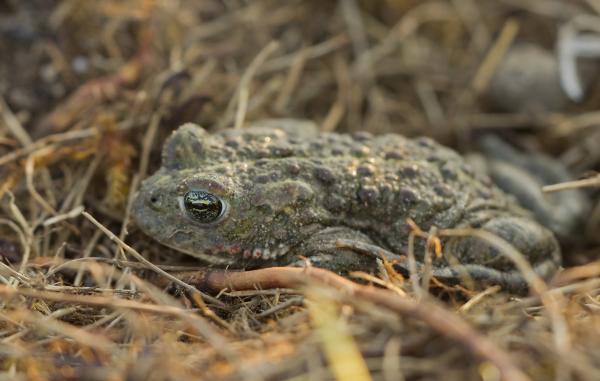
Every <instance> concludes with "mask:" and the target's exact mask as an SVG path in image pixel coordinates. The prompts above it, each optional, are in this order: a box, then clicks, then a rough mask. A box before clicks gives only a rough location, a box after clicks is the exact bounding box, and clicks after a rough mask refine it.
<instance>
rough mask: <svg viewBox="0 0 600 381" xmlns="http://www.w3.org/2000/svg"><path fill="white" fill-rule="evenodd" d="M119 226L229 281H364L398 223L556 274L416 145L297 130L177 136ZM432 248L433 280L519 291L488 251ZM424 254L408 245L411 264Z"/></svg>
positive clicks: (392, 138) (395, 245) (527, 236)
mask: <svg viewBox="0 0 600 381" xmlns="http://www.w3.org/2000/svg"><path fill="white" fill-rule="evenodd" d="M132 216H133V218H134V220H135V222H136V224H137V226H138V227H139V228H140V229H141V230H142V231H143V232H145V233H146V234H147V235H149V236H150V237H152V238H154V239H155V240H157V241H158V242H160V243H162V244H164V245H166V246H169V247H171V248H173V249H175V250H178V251H180V252H183V253H186V254H188V255H191V256H193V257H196V258H199V259H201V260H202V261H204V262H206V263H208V264H211V265H215V266H222V267H228V268H237V269H250V268H260V267H268V266H275V265H298V264H301V263H305V262H303V260H301V259H300V258H308V259H309V260H310V262H311V263H312V264H313V265H314V266H318V267H323V268H327V269H330V270H333V271H335V272H338V273H347V272H348V271H354V270H363V271H364V270H368V269H373V268H375V266H376V261H375V260H374V259H373V257H372V256H369V255H365V253H364V251H365V250H364V248H365V247H367V248H368V250H367V251H371V252H376V251H378V250H379V249H383V250H379V251H380V252H392V253H397V254H406V253H407V250H408V245H409V233H410V232H411V226H410V225H409V223H408V221H414V223H415V224H416V225H417V226H419V227H420V228H421V229H422V230H424V231H428V230H429V229H432V228H437V229H446V228H475V229H483V230H485V231H487V232H490V233H493V234H495V235H496V236H498V237H500V238H502V239H504V240H505V241H507V242H509V243H510V244H512V245H513V246H514V247H515V248H516V249H517V250H519V251H520V252H521V253H522V255H523V256H525V258H526V259H527V260H528V261H529V262H530V263H531V265H532V267H533V269H534V270H535V271H536V272H537V273H538V274H539V275H540V276H542V277H544V278H547V277H549V276H551V275H552V274H553V273H554V272H555V271H556V270H557V268H558V267H559V266H560V263H561V256H560V248H559V245H558V243H557V240H556V239H555V237H554V234H553V233H552V232H551V231H550V230H548V229H547V228H545V227H543V226H542V225H540V224H539V223H537V222H536V221H535V220H534V218H533V217H532V216H533V214H532V213H530V212H528V211H527V210H525V209H524V208H522V207H520V206H519V205H518V203H517V202H516V200H515V199H514V198H513V197H512V196H510V195H507V194H506V193H504V192H503V191H502V190H500V189H499V188H498V187H497V186H496V185H495V184H494V183H493V182H492V181H491V180H490V178H489V177H488V176H486V175H485V174H482V173H480V172H478V171H476V170H474V169H473V168H472V166H471V165H469V163H467V162H466V161H465V160H464V159H463V157H461V156H460V155H459V154H458V153H456V152H455V151H453V150H451V149H449V148H446V147H443V146H441V145H440V144H437V143H436V142H434V141H433V140H431V139H429V138H415V139H409V138H405V137H403V136H401V135H397V134H386V135H379V136H372V135H370V134H368V133H365V132H359V133H355V134H351V135H350V134H339V133H327V132H321V131H319V130H318V129H317V128H316V126H315V125H314V124H313V123H311V122H305V121H298V120H286V119H274V120H266V121H262V122H259V123H256V124H255V125H253V126H251V127H249V128H245V129H238V130H235V129H228V130H222V131H218V132H216V133H212V134H211V133H209V132H207V131H206V130H204V129H203V128H201V127H199V126H197V125H194V124H185V125H183V126H181V127H180V128H179V129H177V130H176V131H175V132H174V133H173V134H172V135H171V137H170V138H169V139H168V140H167V142H166V143H165V145H164V148H163V153H162V167H161V168H160V169H159V170H158V171H157V172H156V173H155V174H154V175H152V176H151V177H149V178H147V179H146V180H144V181H143V183H142V185H141V187H140V189H139V191H138V193H137V194H136V195H135V200H134V203H133V207H132ZM340 242H345V243H346V244H344V245H340ZM348 242H351V243H352V242H353V243H355V244H354V245H352V244H350V245H348V244H347V243H348ZM441 243H442V248H443V255H442V256H441V257H440V258H434V260H433V270H432V273H433V275H434V276H437V277H442V278H445V279H457V280H460V279H462V278H461V277H462V276H464V274H468V276H469V277H470V278H471V279H473V280H474V281H475V282H476V284H478V285H487V284H499V285H502V286H503V287H505V288H506V289H508V290H513V291H522V290H524V289H526V282H525V280H524V279H523V277H522V276H521V274H520V272H519V271H517V270H516V269H515V267H514V265H513V264H512V262H511V261H510V260H508V259H507V258H506V257H505V255H503V254H502V253H501V252H500V251H498V250H497V249H496V248H494V247H493V246H492V245H491V244H489V243H486V242H484V241H482V240H480V239H478V238H476V237H472V236H471V237H466V236H463V237H442V238H441ZM426 252H427V250H426V242H425V240H424V239H417V240H416V241H415V246H414V255H415V257H416V259H417V261H418V262H419V263H423V262H424V260H425V256H426ZM396 266H397V267H398V268H399V269H400V270H401V271H407V268H408V265H407V263H406V261H405V262H402V261H399V262H398V263H396Z"/></svg>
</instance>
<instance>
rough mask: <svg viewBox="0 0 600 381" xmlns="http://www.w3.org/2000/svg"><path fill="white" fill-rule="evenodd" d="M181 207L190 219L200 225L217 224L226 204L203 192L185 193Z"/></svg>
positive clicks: (192, 191)
mask: <svg viewBox="0 0 600 381" xmlns="http://www.w3.org/2000/svg"><path fill="white" fill-rule="evenodd" d="M182 207H183V209H185V212H186V213H187V214H188V216H189V217H190V218H191V219H193V220H194V221H196V222H199V223H201V224H211V223H214V222H217V221H218V220H219V219H220V218H221V217H223V215H224V214H225V210H226V204H225V203H224V202H223V201H222V200H221V199H220V198H219V197H217V196H215V195H214V194H212V193H208V192H206V191H203V190H191V191H189V192H187V193H186V194H185V195H184V196H183V199H182Z"/></svg>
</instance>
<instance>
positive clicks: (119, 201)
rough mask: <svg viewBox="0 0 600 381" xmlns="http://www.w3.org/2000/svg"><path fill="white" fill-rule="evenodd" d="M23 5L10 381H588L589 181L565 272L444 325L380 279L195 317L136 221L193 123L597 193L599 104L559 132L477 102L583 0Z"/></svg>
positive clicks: (9, 254) (296, 286) (591, 297)
mask: <svg viewBox="0 0 600 381" xmlns="http://www.w3.org/2000/svg"><path fill="white" fill-rule="evenodd" d="M29 4H31V3H29V2H19V1H10V0H7V1H0V36H1V37H2V38H1V39H0V57H2V58H1V59H0V89H1V90H2V91H0V94H2V96H1V97H0V200H1V208H2V209H0V257H2V262H0V283H1V284H0V306H1V307H0V360H1V361H0V380H4V379H6V380H190V379H213V380H214V379H225V380H229V379H231V380H233V379H236V380H237V379H240V380H321V379H336V377H337V379H349V376H348V372H351V374H352V378H353V379H356V380H368V379H374V380H402V379H405V380H437V379H444V380H479V379H481V380H485V381H491V380H498V379H500V378H501V377H502V375H504V378H505V379H513V380H516V379H518V378H520V379H528V378H530V379H535V380H552V379H554V380H598V379H600V365H599V364H600V350H599V349H598V344H597V343H598V342H599V340H600V261H598V260H597V259H596V258H599V257H600V241H599V240H598V232H599V231H600V203H599V201H598V200H599V199H598V190H597V189H596V188H597V186H598V177H597V176H596V177H590V179H588V180H582V181H578V182H573V183H569V184H562V185H558V186H554V187H550V188H548V191H560V190H562V189H567V188H570V187H580V186H587V187H589V188H588V189H589V194H590V196H591V197H592V200H593V201H594V202H595V204H594V207H593V208H592V210H591V211H590V214H589V216H588V219H587V222H586V226H585V227H583V228H581V230H580V231H578V232H577V233H576V236H575V237H573V241H574V242H577V243H578V246H577V247H576V248H572V249H570V250H569V251H568V255H569V260H568V261H567V262H568V263H569V264H570V265H577V266H574V267H570V268H568V269H567V270H565V271H564V272H562V273H561V274H559V275H558V277H557V278H556V279H554V280H553V281H552V282H551V283H550V284H545V283H543V282H541V280H539V279H533V280H532V282H534V283H535V287H533V288H532V289H533V292H532V294H531V295H530V296H528V297H521V298H517V297H514V296H511V295H508V294H506V293H503V292H501V291H500V290H499V289H498V288H490V289H487V290H482V291H479V292H476V291H472V290H469V289H465V288H461V287H444V286H443V285H440V284H435V283H434V285H435V286H436V288H437V289H438V290H440V289H441V291H438V292H439V294H438V296H439V297H440V299H441V300H443V302H441V303H440V302H439V300H436V299H434V298H432V296H431V295H430V294H429V292H428V291H427V287H421V286H420V285H419V284H418V283H414V282H406V281H404V280H403V279H402V278H401V277H400V276H398V274H395V273H394V272H393V270H392V269H391V267H390V266H389V265H388V264H387V263H382V266H381V269H380V271H379V272H378V274H374V275H375V276H374V275H373V274H364V273H359V274H354V275H355V276H356V277H358V278H360V279H362V281H363V282H364V281H367V282H372V283H374V284H377V285H379V287H380V288H374V287H364V286H357V285H356V286H352V287H358V288H356V289H353V288H352V287H350V288H348V287H347V284H346V283H343V282H342V281H330V282H328V281H325V282H323V281H322V279H321V281H319V279H320V278H319V279H313V278H311V277H306V278H303V282H301V284H300V283H298V282H297V281H290V279H285V278H284V279H283V280H282V282H281V283H279V284H276V285H275V286H277V287H274V286H273V287H263V288H262V289H259V288H256V289H253V288H252V287H250V289H246V290H238V291H233V290H232V289H231V288H225V289H223V290H221V292H219V293H218V294H217V295H214V294H212V295H208V294H206V293H203V292H201V291H198V290H196V289H195V288H194V287H192V286H189V285H188V284H187V283H185V282H183V281H181V280H178V279H176V278H174V277H173V274H177V273H178V272H181V271H186V270H187V271H189V270H194V269H196V268H194V267H193V266H194V264H193V263H190V262H189V261H188V262H185V258H182V257H180V256H177V255H176V254H175V253H172V252H170V251H168V250H167V249H165V248H163V247H161V246H159V245H157V244H155V243H153V242H151V241H149V240H148V239H147V238H146V237H144V236H143V235H141V234H140V233H138V232H137V231H136V230H135V227H134V226H133V224H131V222H130V218H129V208H128V205H129V202H130V195H132V194H133V192H134V191H135V189H136V188H137V187H138V184H139V181H140V180H141V179H142V178H144V177H145V176H147V175H148V174H150V173H152V172H153V171H154V170H155V169H156V168H158V166H159V164H160V163H159V159H160V147H161V144H162V142H163V141H164V138H165V137H166V136H167V135H168V134H169V133H170V132H171V131H172V130H173V129H175V128H176V127H177V126H179V125H180V124H182V123H184V122H187V121H194V122H196V123H199V124H201V125H203V126H206V127H207V128H210V129H213V130H215V129H219V128H225V127H227V126H232V125H236V126H243V125H244V124H246V123H247V122H248V121H252V120H256V119H260V118H263V117H297V118H310V119H313V120H315V121H316V122H317V123H318V124H319V125H320V126H321V128H323V129H324V130H330V131H331V130H338V131H357V130H367V131H370V132H373V133H382V132H396V133H401V134H405V135H408V136H413V135H421V134H422V135H429V136H433V137H434V138H436V139H438V140H439V141H441V142H443V143H445V144H448V145H452V146H454V147H456V148H457V149H459V150H461V151H466V150H468V149H470V148H472V147H471V146H470V142H471V141H472V137H473V136H474V134H477V133H479V132H481V131H482V130H490V129H494V130H497V131H500V132H502V133H504V134H505V135H506V136H509V137H512V139H513V140H516V141H519V142H520V143H521V144H522V145H524V146H537V147H540V148H542V149H544V150H545V151H546V152H548V153H551V154H553V155H555V156H559V155H560V158H561V159H562V160H563V161H564V162H565V163H566V164H567V165H568V166H569V167H570V168H571V169H572V170H573V171H574V173H576V174H586V173H587V172H592V171H598V170H599V169H600V154H599V152H600V151H599V150H598V149H597V147H598V144H599V143H600V129H599V128H598V126H599V125H600V118H599V116H598V113H597V111H595V110H596V108H597V104H598V101H599V100H600V87H598V86H597V83H596V84H592V87H591V89H590V90H589V96H588V98H587V100H586V101H585V102H584V103H582V104H579V105H571V106H570V107H569V108H567V110H566V111H565V112H562V113H545V112H526V113H515V114H510V113H504V114H499V113H496V112H494V111H493V108H491V107H490V106H489V104H488V103H487V102H486V101H485V94H486V91H487V88H488V86H490V81H491V79H492V78H493V75H494V73H495V71H496V70H497V68H498V64H499V62H500V60H501V58H502V57H503V55H504V54H505V52H506V50H507V49H508V47H509V46H510V45H511V44H512V43H513V42H514V41H516V40H528V41H533V42H535V43H536V44H539V45H541V46H544V47H547V48H551V47H552V46H553V45H554V43H555V39H556V37H557V36H556V33H557V28H558V27H559V26H560V25H562V24H563V23H564V22H566V21H568V20H570V19H572V18H573V17H575V16H576V15H586V16H588V17H592V16H593V17H596V16H597V15H598V13H600V4H599V2H598V1H597V0H581V1H567V0H564V1H554V0H552V1H550V0H539V1H535V0H526V1H513V0H502V1H496V0H494V1H492V0H489V1H473V0H441V1H417V0H402V1H391V0H373V1H360V0H340V1H335V2H334V1H331V2H322V1H316V0H314V1H295V0H291V1H276V0H257V1H241V0H232V1H218V0H201V1H195V0H179V1H175V0H173V1H167V0H163V1H158V0H157V1H153V0H128V1H117V0H106V1H102V2H99V1H75V0H65V1H60V2H58V1H56V2H55V1H46V2H40V4H42V5H39V6H36V7H35V8H34V7H33V6H32V5H29ZM84 209H85V211H86V212H85V213H84V212H83V210H84ZM130 231H131V233H130ZM442 233H444V234H459V233H461V232H452V231H449V232H442ZM462 233H464V232H462ZM182 263H183V265H182ZM522 267H523V268H524V269H525V271H527V264H524V265H523V266H522ZM182 279H186V278H182ZM293 279H296V278H293ZM293 279H292V280H293ZM307 279H308V280H310V279H312V281H310V282H308V283H307ZM187 280H189V279H187ZM189 281H190V282H191V280H189ZM434 281H435V280H434ZM256 282H258V283H259V284H260V283H261V282H260V279H259V278H257V279H256ZM286 282H287V283H286ZM336 282H337V283H336ZM540 282H541V283H540ZM192 283H193V282H192ZM173 284H178V286H177V287H175V286H173ZM217 284H218V283H217ZM167 285H169V286H167ZM205 285H206V284H205ZM263 285H266V283H263ZM426 286H428V285H426ZM349 290H350V291H351V292H350V291H349ZM352 290H354V291H352ZM357 290H358V291H357ZM204 291H208V290H204ZM442 303H443V305H442ZM398 306H404V307H402V308H400V307H398ZM427 308H431V316H429V315H427V314H425V315H424V314H423V311H426V310H427ZM436 319H437V320H436ZM444 321H445V323H444ZM454 322H457V323H456V324H454ZM464 322H468V323H469V324H464ZM457 327H460V329H459V328H457ZM464 327H466V328H464ZM486 351H487V352H486ZM506 354H508V356H506ZM507 369H508V370H507ZM511 371H512V372H513V373H510V372H511ZM521 372H523V373H521ZM507 375H508V376H507Z"/></svg>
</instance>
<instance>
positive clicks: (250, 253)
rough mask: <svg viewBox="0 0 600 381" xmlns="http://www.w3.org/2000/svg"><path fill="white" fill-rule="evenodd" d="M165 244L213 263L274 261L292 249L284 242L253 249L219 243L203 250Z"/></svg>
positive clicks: (231, 263)
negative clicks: (274, 246)
mask: <svg viewBox="0 0 600 381" xmlns="http://www.w3.org/2000/svg"><path fill="white" fill-rule="evenodd" d="M163 244H164V243H163ZM164 245H165V246H168V247H170V248H171V249H173V250H176V251H179V252H181V253H184V254H187V255H189V256H191V257H194V258H198V259H200V260H202V261H205V262H208V263H210V264H213V265H235V264H239V263H240V259H244V260H247V261H254V260H255V261H274V260H276V259H278V258H279V257H283V256H284V255H286V254H288V252H289V251H290V247H289V246H287V245H283V244H279V245H278V246H277V247H276V248H270V247H267V246H265V247H255V248H252V249H243V248H242V246H240V245H239V244H233V245H217V246H214V247H213V248H206V249H204V250H203V251H202V252H200V251H195V250H190V249H186V248H182V247H181V246H174V245H169V244H164Z"/></svg>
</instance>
